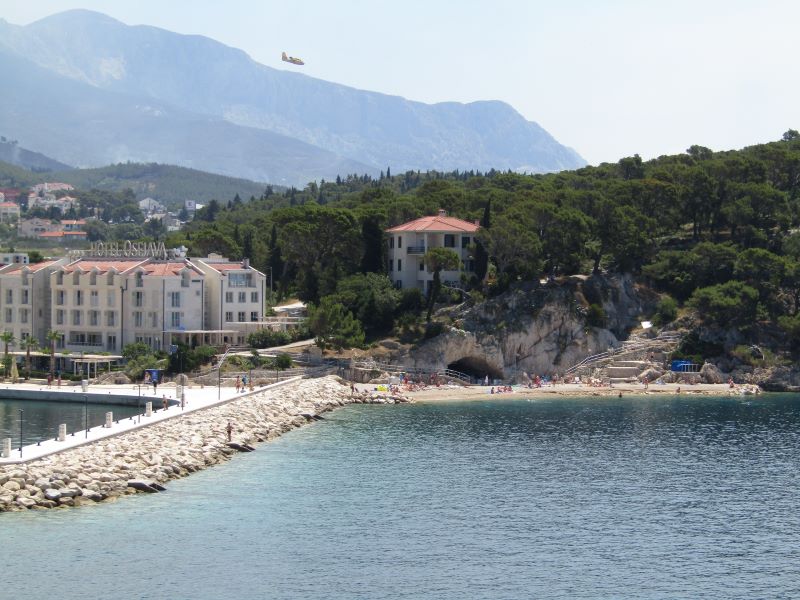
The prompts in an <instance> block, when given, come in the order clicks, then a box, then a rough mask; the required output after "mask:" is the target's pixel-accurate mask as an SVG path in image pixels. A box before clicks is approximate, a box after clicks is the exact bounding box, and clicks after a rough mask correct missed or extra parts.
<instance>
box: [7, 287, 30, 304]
mask: <svg viewBox="0 0 800 600" xmlns="http://www.w3.org/2000/svg"><path fill="white" fill-rule="evenodd" d="M9 291H10V290H9ZM28 294H29V291H28V290H22V298H21V299H20V301H19V303H20V304H27V303H28Z"/></svg>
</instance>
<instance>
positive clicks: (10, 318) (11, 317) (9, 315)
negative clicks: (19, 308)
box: [6, 308, 14, 323]
mask: <svg viewBox="0 0 800 600" xmlns="http://www.w3.org/2000/svg"><path fill="white" fill-rule="evenodd" d="M13 321H14V311H13V310H12V309H10V308H7V309H6V323H11V322H13Z"/></svg>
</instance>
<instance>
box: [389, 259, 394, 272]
mask: <svg viewBox="0 0 800 600" xmlns="http://www.w3.org/2000/svg"><path fill="white" fill-rule="evenodd" d="M392 271H394V260H392V259H391V258H390V259H389V272H390V273H391V272H392Z"/></svg>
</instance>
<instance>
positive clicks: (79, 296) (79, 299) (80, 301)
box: [75, 290, 83, 306]
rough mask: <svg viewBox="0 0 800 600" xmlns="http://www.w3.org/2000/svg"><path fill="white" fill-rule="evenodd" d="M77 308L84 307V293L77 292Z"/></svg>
mask: <svg viewBox="0 0 800 600" xmlns="http://www.w3.org/2000/svg"><path fill="white" fill-rule="evenodd" d="M75 306H83V291H81V290H75Z"/></svg>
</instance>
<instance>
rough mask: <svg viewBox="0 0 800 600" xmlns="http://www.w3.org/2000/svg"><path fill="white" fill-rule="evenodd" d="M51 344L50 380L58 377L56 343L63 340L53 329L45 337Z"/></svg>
mask: <svg viewBox="0 0 800 600" xmlns="http://www.w3.org/2000/svg"><path fill="white" fill-rule="evenodd" d="M44 337H45V338H46V339H47V341H48V342H50V380H51V381H52V380H53V379H55V377H56V342H57V341H58V340H60V339H61V334H60V333H59V332H58V331H53V330H52V329H51V330H50V331H48V332H47V335H45V336H44Z"/></svg>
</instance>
